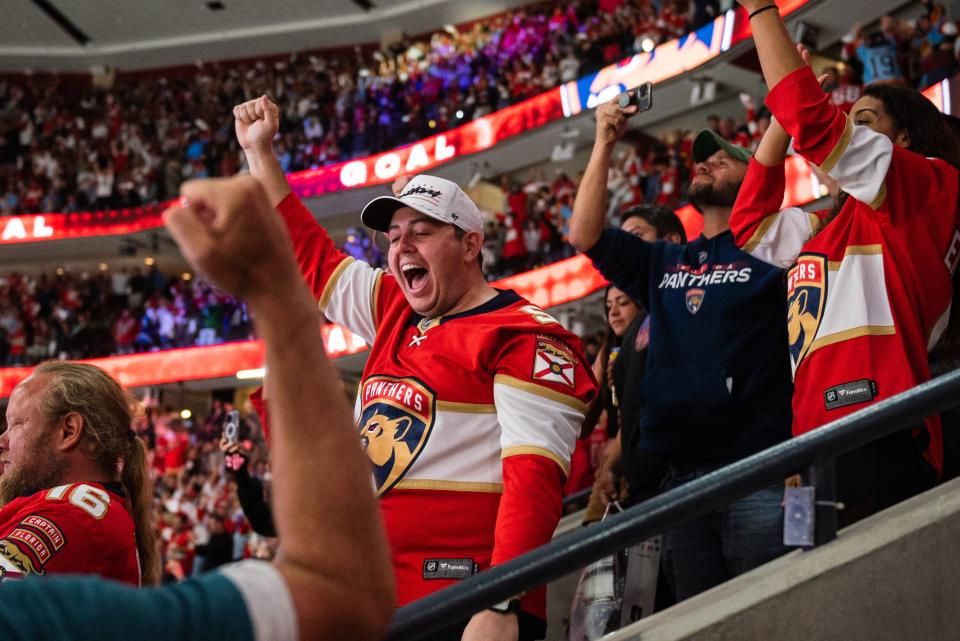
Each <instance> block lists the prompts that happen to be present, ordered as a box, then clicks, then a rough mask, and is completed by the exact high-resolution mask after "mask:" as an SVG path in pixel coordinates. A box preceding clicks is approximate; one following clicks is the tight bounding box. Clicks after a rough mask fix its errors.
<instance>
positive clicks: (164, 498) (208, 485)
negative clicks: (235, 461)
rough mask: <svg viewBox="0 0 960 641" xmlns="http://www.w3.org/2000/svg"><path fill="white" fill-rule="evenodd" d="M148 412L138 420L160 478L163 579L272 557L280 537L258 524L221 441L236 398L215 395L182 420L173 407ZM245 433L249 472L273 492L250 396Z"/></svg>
mask: <svg viewBox="0 0 960 641" xmlns="http://www.w3.org/2000/svg"><path fill="white" fill-rule="evenodd" d="M147 407H148V411H147V413H146V414H145V416H143V417H140V418H139V419H138V424H137V425H136V426H135V427H136V428H137V429H138V430H139V431H140V435H141V438H143V439H144V442H145V443H146V444H147V446H148V452H149V458H150V462H151V473H152V476H153V478H154V480H155V488H156V489H155V498H154V514H155V519H156V523H157V528H158V530H159V534H160V546H161V554H162V558H163V578H164V580H165V581H175V580H179V579H182V578H185V577H190V576H195V575H197V574H199V573H201V572H205V571H209V570H212V569H215V568H217V567H219V566H221V565H223V564H224V563H228V562H230V561H234V560H238V559H243V558H260V559H271V558H273V556H274V555H275V553H276V549H277V541H276V539H275V538H272V537H265V536H263V535H261V534H258V533H256V532H255V531H253V529H252V528H251V525H250V523H249V521H248V520H247V519H246V517H245V516H244V513H243V510H242V509H241V506H240V501H239V499H238V496H237V477H236V473H235V472H233V471H232V470H228V469H227V468H226V467H225V465H224V455H223V453H222V452H221V450H220V448H219V447H218V441H219V439H220V437H221V433H222V431H223V424H224V417H225V416H226V413H227V412H229V411H231V410H233V409H234V406H233V404H232V403H230V402H222V401H220V400H214V401H213V403H212V406H211V410H210V412H209V413H208V414H207V416H206V417H196V420H190V419H183V418H181V416H180V415H179V414H178V413H176V412H174V411H172V410H171V409H169V408H167V409H164V410H162V411H158V409H157V407H156V404H155V403H149V402H148V403H147ZM240 440H241V444H242V447H243V448H244V451H245V452H246V453H247V455H246V456H245V458H246V460H245V462H244V463H245V467H246V471H245V473H246V474H248V475H249V476H251V477H253V478H255V479H256V480H257V481H259V483H260V484H262V486H263V487H264V488H265V489H266V492H267V493H268V492H269V487H270V471H269V467H268V464H267V450H266V443H265V440H264V437H263V431H262V430H261V428H260V422H259V419H258V418H257V414H256V413H255V412H254V411H253V409H252V407H250V405H249V401H248V402H247V403H245V407H244V411H243V412H241V427H240Z"/></svg>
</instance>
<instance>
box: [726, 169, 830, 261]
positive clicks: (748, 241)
mask: <svg viewBox="0 0 960 641" xmlns="http://www.w3.org/2000/svg"><path fill="white" fill-rule="evenodd" d="M785 189H786V172H785V169H784V164H783V163H780V164H778V165H775V166H772V167H768V166H766V165H762V164H760V163H759V162H757V161H756V160H755V159H753V158H751V159H750V162H749V165H748V167H747V173H746V175H745V176H744V178H743V184H742V185H741V186H740V192H739V193H738V194H737V202H736V203H735V204H734V206H733V213H732V214H730V229H731V231H732V232H733V235H734V239H735V240H736V243H737V246H738V247H740V248H741V249H742V250H743V251H745V252H747V253H748V254H750V255H752V256H754V257H755V258H758V259H760V260H762V261H764V262H766V263H770V264H771V265H774V266H776V267H780V268H785V267H788V266H790V265H791V264H793V262H794V261H795V260H796V258H797V256H798V255H799V254H800V248H801V247H803V244H804V243H805V242H806V241H807V240H808V239H809V238H810V236H811V235H813V232H814V231H815V230H816V229H817V228H818V227H819V226H820V219H819V217H818V216H817V215H816V214H812V213H808V212H806V211H804V210H802V209H800V208H799V207H788V208H787V209H783V210H780V205H781V204H783V195H784V191H785Z"/></svg>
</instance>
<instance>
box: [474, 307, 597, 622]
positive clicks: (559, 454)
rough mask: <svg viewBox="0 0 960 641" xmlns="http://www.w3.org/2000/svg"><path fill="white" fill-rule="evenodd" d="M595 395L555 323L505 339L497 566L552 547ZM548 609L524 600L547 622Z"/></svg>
mask: <svg viewBox="0 0 960 641" xmlns="http://www.w3.org/2000/svg"><path fill="white" fill-rule="evenodd" d="M538 311H539V310H538ZM539 313H540V314H542V315H543V317H544V319H549V316H547V315H545V314H543V312H542V311H540V312H539ZM550 320H551V321H552V319H550ZM538 322H540V323H543V321H538ZM595 393H596V380H595V378H594V376H593V372H592V371H591V369H590V368H589V367H588V366H587V364H586V359H585V357H584V356H583V350H582V348H581V346H580V343H579V340H578V339H577V338H576V337H575V336H573V335H572V334H570V333H569V332H567V331H566V330H564V329H563V328H562V327H560V325H559V324H557V323H556V322H555V321H552V322H550V323H547V324H545V325H544V326H527V327H524V328H523V331H521V332H518V333H517V335H515V336H514V337H513V338H511V339H508V340H506V341H504V344H503V347H502V349H501V350H500V353H499V357H498V358H497V371H496V376H495V379H494V403H495V405H496V408H497V419H498V422H499V423H500V429H501V435H500V440H501V449H502V452H503V454H502V456H503V465H502V468H503V495H502V496H501V499H500V508H499V511H498V513H497V525H496V533H495V541H494V549H493V555H492V564H494V565H496V564H498V563H503V562H504V561H507V560H509V559H512V558H514V557H516V556H519V555H520V554H523V553H524V552H528V551H530V550H532V549H534V548H537V547H539V546H541V545H544V544H545V543H547V542H549V541H550V539H551V537H552V536H553V532H554V530H555V529H556V526H557V522H558V521H559V520H560V512H561V503H562V491H563V482H564V479H565V477H566V475H567V473H568V472H569V469H570V457H571V455H572V454H573V448H574V445H575V443H576V437H577V434H578V432H579V430H580V424H581V423H582V422H583V416H584V413H585V411H586V405H587V403H588V402H589V401H590V400H591V399H592V398H593V396H594V394H595ZM545 603H546V602H545V592H544V590H543V589H542V588H538V589H537V590H533V591H532V592H531V593H530V594H527V595H526V596H524V598H523V609H524V611H527V612H530V613H531V614H534V615H536V616H539V617H541V618H543V617H544V616H545Z"/></svg>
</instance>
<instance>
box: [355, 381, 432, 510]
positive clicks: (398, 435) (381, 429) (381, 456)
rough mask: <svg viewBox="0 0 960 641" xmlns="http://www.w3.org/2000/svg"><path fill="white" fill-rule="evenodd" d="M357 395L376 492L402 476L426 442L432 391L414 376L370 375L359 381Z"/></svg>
mask: <svg viewBox="0 0 960 641" xmlns="http://www.w3.org/2000/svg"><path fill="white" fill-rule="evenodd" d="M360 399H361V401H360V402H361V405H360V420H359V421H358V425H359V427H360V437H361V439H362V442H363V447H364V450H366V452H367V456H368V457H369V458H370V462H371V463H372V464H373V479H374V485H375V487H376V490H377V496H380V495H382V494H383V493H385V492H387V491H389V490H390V488H392V487H393V486H394V485H396V484H397V481H399V480H400V479H402V478H403V476H404V475H405V474H406V473H407V471H408V470H409V469H410V467H411V465H413V462H414V461H415V460H416V458H417V456H418V455H419V454H420V452H421V451H423V448H424V446H425V445H426V444H427V439H429V437H430V432H431V430H432V429H433V423H434V409H435V408H434V406H435V395H434V393H433V392H432V391H431V390H430V389H428V388H427V387H426V386H425V385H424V384H423V383H421V382H420V381H418V380H416V379H415V378H394V377H391V376H371V377H370V378H367V379H365V380H364V381H363V386H362V388H361V390H360Z"/></svg>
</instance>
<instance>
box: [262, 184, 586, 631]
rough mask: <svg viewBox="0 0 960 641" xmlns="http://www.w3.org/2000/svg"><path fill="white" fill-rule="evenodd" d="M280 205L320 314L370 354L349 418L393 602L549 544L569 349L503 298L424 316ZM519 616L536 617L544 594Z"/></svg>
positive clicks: (550, 324) (576, 424) (571, 437)
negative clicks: (364, 464)
mask: <svg viewBox="0 0 960 641" xmlns="http://www.w3.org/2000/svg"><path fill="white" fill-rule="evenodd" d="M278 209H279V211H280V213H281V214H282V216H283V218H284V220H285V221H286V224H287V227H288V229H289V231H290V235H291V237H292V238H293V243H294V249H295V253H296V256H297V260H298V262H299V264H300V268H301V270H302V271H303V274H304V276H305V278H306V280H307V282H308V283H309V285H310V287H311V289H312V291H313V292H314V294H315V295H316V296H317V298H318V299H319V305H320V309H321V310H322V311H323V313H324V314H325V315H326V316H327V317H328V318H329V319H331V320H333V321H335V322H337V323H340V324H342V325H344V326H346V327H347V328H348V329H350V330H351V331H352V332H354V333H356V334H358V335H359V336H361V337H362V338H363V339H364V340H365V341H366V342H367V343H368V344H369V345H371V351H370V355H369V358H368V360H367V364H366V368H365V370H364V373H363V380H362V381H361V384H360V390H359V394H358V397H357V406H356V419H357V425H358V429H359V430H360V434H361V438H362V439H363V442H364V445H365V448H366V452H367V455H368V456H369V457H370V461H371V463H372V466H373V485H374V490H375V491H376V493H377V495H378V496H379V498H380V506H381V510H382V513H383V516H384V519H385V523H386V527H387V532H388V536H389V539H390V544H391V548H392V552H393V560H394V567H395V569H396V576H397V582H398V597H399V605H403V604H405V603H408V602H410V601H413V600H415V599H418V598H420V597H423V596H425V595H427V594H429V593H431V592H434V591H436V590H438V589H440V588H443V587H446V586H447V585H450V584H451V583H452V582H454V581H456V580H459V579H462V578H465V577H466V576H469V575H471V574H474V573H475V572H477V571H479V570H483V569H484V568H487V567H489V566H490V565H492V564H496V563H501V562H503V561H506V560H508V559H510V558H513V557H515V556H517V555H519V554H522V553H523V552H526V551H528V550H531V549H533V548H535V547H537V546H540V545H543V544H544V543H546V542H548V541H549V540H550V538H551V536H552V535H553V531H554V529H555V527H556V524H557V521H558V520H559V517H560V510H561V492H562V486H563V481H564V477H565V475H566V474H567V472H568V470H569V461H570V456H571V453H572V451H573V447H574V442H575V440H576V436H577V434H578V432H579V429H580V424H581V422H582V420H583V414H584V411H585V409H586V405H585V404H586V403H587V402H588V401H589V400H590V399H591V398H592V396H593V394H594V390H595V386H596V382H595V380H594V378H593V373H592V372H591V370H590V368H589V367H588V366H587V365H586V362H585V359H584V357H583V352H582V349H581V347H580V343H579V340H578V339H577V338H576V337H575V336H574V335H573V334H571V333H569V332H568V331H566V330H565V329H563V327H561V326H560V324H559V323H558V322H557V321H556V320H554V319H553V318H551V317H550V316H549V315H548V314H546V313H545V312H544V311H543V310H541V309H539V308H538V307H536V306H534V305H532V304H530V303H529V302H528V301H526V300H524V299H523V298H521V297H520V296H519V295H518V294H516V293H515V292H513V291H509V290H508V291H502V292H500V293H499V294H498V295H497V296H496V297H495V298H494V299H493V300H491V301H489V302H487V303H485V304H483V305H481V306H480V307H478V308H475V309H472V310H469V311H467V312H464V313H461V314H454V315H451V316H445V317H441V318H422V317H420V316H418V315H417V314H416V313H415V312H414V311H413V310H412V309H411V308H410V306H409V305H408V304H407V301H406V299H405V298H404V296H403V293H402V292H401V290H400V287H399V285H398V283H397V282H396V280H395V279H394V278H393V277H392V276H390V275H388V274H387V273H385V272H384V271H383V270H379V269H373V268H371V267H370V266H369V265H367V264H365V263H362V262H358V261H354V260H353V259H352V258H350V257H348V256H346V255H345V254H344V253H342V252H341V251H339V250H338V249H336V247H335V246H334V244H333V242H332V241H331V240H330V238H329V237H328V236H327V234H326V232H325V231H324V230H323V228H322V227H320V225H318V224H317V223H316V221H315V220H314V219H313V217H312V216H311V215H310V212H309V211H307V209H306V208H305V207H304V206H303V204H302V203H301V202H300V201H299V200H298V199H297V198H296V197H295V196H293V195H291V196H289V197H287V198H286V199H285V200H284V201H283V202H282V203H280V205H279V206H278ZM523 609H524V610H525V611H528V612H530V613H532V614H535V615H537V616H539V617H540V618H544V616H545V612H544V610H545V600H544V594H543V590H542V589H540V590H536V591H534V592H533V593H531V594H529V595H527V596H525V597H524V599H523Z"/></svg>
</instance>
